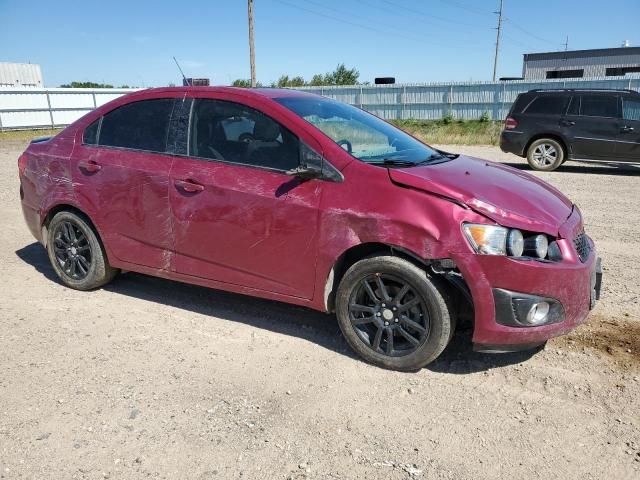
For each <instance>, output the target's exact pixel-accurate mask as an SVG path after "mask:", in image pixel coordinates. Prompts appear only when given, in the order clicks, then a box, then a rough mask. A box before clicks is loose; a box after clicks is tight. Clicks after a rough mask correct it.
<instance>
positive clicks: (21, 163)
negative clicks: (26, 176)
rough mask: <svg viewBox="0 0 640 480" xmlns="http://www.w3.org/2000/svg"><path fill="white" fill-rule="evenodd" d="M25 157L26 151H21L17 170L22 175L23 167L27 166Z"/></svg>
mask: <svg viewBox="0 0 640 480" xmlns="http://www.w3.org/2000/svg"><path fill="white" fill-rule="evenodd" d="M27 158H28V157H27V154H26V153H23V154H22V155H20V157H19V158H18V172H19V173H20V175H22V174H23V173H24V169H25V168H27Z"/></svg>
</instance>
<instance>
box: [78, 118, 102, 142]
mask: <svg viewBox="0 0 640 480" xmlns="http://www.w3.org/2000/svg"><path fill="white" fill-rule="evenodd" d="M99 126H100V118H99V119H97V120H96V121H95V122H93V123H92V124H91V125H89V126H88V127H87V128H85V129H84V133H83V134H82V143H84V144H85V145H95V144H96V143H98V127H99Z"/></svg>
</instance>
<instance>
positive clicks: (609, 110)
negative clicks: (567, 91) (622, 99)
mask: <svg viewBox="0 0 640 480" xmlns="http://www.w3.org/2000/svg"><path fill="white" fill-rule="evenodd" d="M580 115H584V116H587V117H617V116H618V97H616V96H613V95H582V105H581V108H580Z"/></svg>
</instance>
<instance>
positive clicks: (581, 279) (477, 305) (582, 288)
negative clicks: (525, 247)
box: [455, 239, 602, 351]
mask: <svg viewBox="0 0 640 480" xmlns="http://www.w3.org/2000/svg"><path fill="white" fill-rule="evenodd" d="M589 242H590V245H591V252H590V254H589V256H588V257H587V258H585V259H584V262H583V261H581V260H580V259H579V258H578V257H577V255H576V253H575V249H574V247H573V244H572V242H571V241H569V240H567V239H561V240H558V244H559V246H560V248H561V250H562V252H563V257H564V260H563V261H561V262H540V261H536V260H525V259H514V258H509V257H502V256H491V255H475V254H463V255H459V256H457V257H456V258H455V261H456V264H457V265H458V268H459V269H460V272H461V273H462V275H463V277H464V278H465V279H467V285H468V287H469V290H470V292H471V296H472V298H473V304H474V311H475V324H474V333H473V343H474V348H475V349H476V350H481V351H515V350H521V349H529V348H532V347H534V346H535V345H539V344H541V343H544V342H545V341H546V340H548V339H550V338H553V337H557V336H560V335H563V334H566V333H568V332H569V331H571V330H573V329H574V328H575V327H576V326H578V325H579V324H580V323H582V322H583V321H584V320H585V319H586V318H587V316H588V314H589V311H590V310H591V309H592V308H593V306H594V304H595V301H596V300H597V299H598V298H599V296H600V288H601V281H602V280H601V279H602V269H601V267H600V259H599V258H597V256H596V253H595V249H594V247H593V242H592V241H591V240H590V239H589ZM496 289H501V290H503V291H506V292H512V293H514V294H516V295H517V292H519V293H521V294H528V295H530V296H531V295H532V296H538V297H543V298H547V299H554V300H556V301H557V302H558V303H559V304H560V306H561V308H562V316H561V318H555V319H554V321H552V322H551V323H548V324H544V325H541V326H526V327H525V326H522V325H519V326H513V324H511V325H509V323H510V322H509V319H505V318H504V317H502V318H498V315H513V312H512V311H511V312H507V313H505V308H504V305H502V306H500V305H498V304H497V303H496V300H495V290H496ZM505 324H506V325H505Z"/></svg>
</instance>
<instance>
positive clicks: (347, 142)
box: [336, 139, 353, 153]
mask: <svg viewBox="0 0 640 480" xmlns="http://www.w3.org/2000/svg"><path fill="white" fill-rule="evenodd" d="M336 143H337V144H338V145H340V146H341V147H342V146H343V145H345V146H346V147H347V152H349V153H351V152H353V147H352V146H351V142H350V141H349V140H346V139H342V140H338V141H337V142H336ZM343 148H344V147H343Z"/></svg>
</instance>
